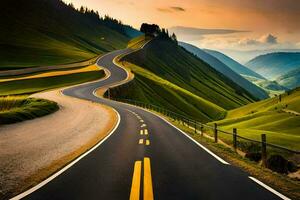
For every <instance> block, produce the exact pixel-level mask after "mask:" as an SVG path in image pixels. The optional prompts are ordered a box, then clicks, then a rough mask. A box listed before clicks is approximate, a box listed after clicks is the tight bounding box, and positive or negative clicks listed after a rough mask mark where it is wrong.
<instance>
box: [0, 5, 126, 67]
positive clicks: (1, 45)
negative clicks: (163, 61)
mask: <svg viewBox="0 0 300 200" xmlns="http://www.w3.org/2000/svg"><path fill="white" fill-rule="evenodd" d="M15 5H18V6H17V7H15ZM0 25H1V31H0V69H2V70H3V69H12V68H20V67H28V66H41V65H53V64H62V63H69V62H75V61H80V60H85V59H88V58H91V57H94V56H96V55H98V54H101V53H104V52H108V51H111V50H114V49H119V48H124V47H126V44H127V42H128V40H129V36H127V35H125V34H121V33H119V32H117V31H115V30H113V29H111V28H109V27H108V26H106V25H105V24H101V23H100V22H99V20H97V19H95V18H94V17H93V16H89V15H86V14H83V13H80V12H78V11H76V10H74V9H73V8H71V7H70V6H67V5H66V4H64V3H63V2H61V1H59V0H18V1H17V2H15V1H10V0H4V1H1V12H0ZM127 28H128V27H127Z"/></svg>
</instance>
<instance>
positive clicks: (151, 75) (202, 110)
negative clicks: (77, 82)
mask: <svg viewBox="0 0 300 200" xmlns="http://www.w3.org/2000/svg"><path fill="white" fill-rule="evenodd" d="M161 52H163V53H161ZM123 61H127V62H129V63H133V64H134V65H129V68H131V70H132V71H133V72H134V73H135V75H136V76H135V80H134V83H133V84H132V86H130V87H128V88H127V89H125V90H123V92H119V93H118V97H120V98H133V99H136V100H141V101H144V102H151V103H153V104H158V105H160V106H162V107H166V108H168V109H171V110H173V111H176V112H181V113H184V114H186V115H188V116H192V117H194V118H198V119H202V120H203V121H211V120H214V119H220V118H222V117H224V114H225V112H226V110H227V109H232V108H237V107H239V106H242V105H245V104H248V103H250V102H253V101H254V97H252V96H251V95H250V94H249V93H248V92H246V91H245V90H244V89H243V88H241V87H240V86H238V85H236V84H235V83H234V82H232V81H231V80H230V79H228V78H227V77H225V76H224V75H222V74H221V73H219V72H217V71H216V70H215V69H213V68H212V67H210V66H209V65H208V64H206V63H205V62H203V61H201V60H200V59H199V58H197V57H196V56H194V55H192V54H191V53H189V52H188V51H186V50H185V49H183V48H182V47H180V46H178V45H177V44H176V42H174V41H172V40H171V39H169V38H164V37H160V36H159V37H158V38H155V39H153V40H152V41H151V42H150V43H148V45H146V46H145V47H144V48H143V49H142V50H140V51H137V52H135V53H133V54H130V55H127V56H126V57H124V58H123Z"/></svg>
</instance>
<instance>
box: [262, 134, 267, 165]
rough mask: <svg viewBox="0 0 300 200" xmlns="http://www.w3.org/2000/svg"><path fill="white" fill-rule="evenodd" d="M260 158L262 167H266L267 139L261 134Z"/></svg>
mask: <svg viewBox="0 0 300 200" xmlns="http://www.w3.org/2000/svg"><path fill="white" fill-rule="evenodd" d="M261 158H262V165H263V166H264V167H266V166H267V138H266V134H261Z"/></svg>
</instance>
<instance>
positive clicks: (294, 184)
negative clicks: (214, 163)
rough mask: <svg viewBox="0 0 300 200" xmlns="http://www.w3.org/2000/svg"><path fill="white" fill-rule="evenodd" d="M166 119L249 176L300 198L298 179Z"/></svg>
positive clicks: (288, 194)
mask: <svg viewBox="0 0 300 200" xmlns="http://www.w3.org/2000/svg"><path fill="white" fill-rule="evenodd" d="M164 117H165V116H164ZM165 118H166V117H165ZM166 119H167V120H168V121H169V122H171V123H172V124H173V125H175V126H176V127H178V128H180V129H181V130H183V131H184V132H186V133H188V134H189V135H190V136H191V137H192V138H194V139H195V140H196V141H198V142H199V143H201V144H202V145H204V146H205V147H206V148H208V149H210V150H211V151H212V152H214V153H215V154H217V155H218V156H220V157H221V158H223V159H224V160H226V161H227V162H229V163H230V164H232V165H234V166H236V167H238V168H240V169H242V170H243V171H245V172H247V173H248V174H249V176H253V177H255V178H257V179H259V180H260V181H262V182H264V183H265V184H267V185H268V186H270V187H272V188H274V189H275V190H277V191H279V192H281V193H282V194H284V195H286V196H288V197H290V198H292V199H300V181H299V179H294V178H290V177H288V176H286V175H282V174H279V173H276V172H273V171H271V170H269V169H267V168H264V167H262V166H261V165H260V164H258V163H256V162H253V161H250V160H248V159H246V158H244V157H243V156H241V155H239V154H238V153H236V152H234V151H233V150H232V148H230V147H227V146H224V145H222V144H219V143H214V142H213V140H211V139H208V138H206V137H201V135H200V134H199V133H195V132H194V131H193V130H191V129H190V128H188V127H186V126H183V125H181V124H178V123H176V122H174V121H172V120H171V119H169V118H166Z"/></svg>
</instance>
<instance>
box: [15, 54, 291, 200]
mask: <svg viewBox="0 0 300 200" xmlns="http://www.w3.org/2000/svg"><path fill="white" fill-rule="evenodd" d="M130 51H131V50H129V49H125V50H118V51H114V52H112V53H109V54H107V55H105V56H103V57H102V58H100V59H99V60H98V65H100V66H103V67H105V68H107V70H109V71H110V73H111V76H109V77H108V78H107V79H105V80H102V81H99V82H93V83H88V84H85V85H80V86H75V87H72V88H69V89H67V90H64V91H63V93H64V94H65V95H69V96H73V97H77V98H81V99H86V100H90V101H94V102H99V103H103V104H106V105H109V106H111V107H113V108H114V109H115V110H116V111H117V112H118V113H119V117H120V118H119V124H118V126H117V127H116V129H115V130H113V131H112V132H111V134H109V135H108V137H107V138H105V139H104V140H103V141H101V142H100V143H99V144H98V145H97V146H96V147H94V148H93V149H91V150H90V151H89V152H87V153H86V154H84V155H83V156H81V157H80V158H78V159H77V160H75V161H74V162H73V163H70V165H69V166H67V167H65V168H64V169H62V170H61V171H59V172H57V173H56V174H54V175H53V176H51V177H49V178H48V179H47V180H45V181H44V182H42V183H40V184H39V185H37V186H35V187H34V188H32V189H30V190H28V191H26V192H25V193H23V194H20V195H19V196H17V197H15V199H20V198H24V199H41V200H47V199H49V200H57V199H98V200H99V199H103V200H115V199H116V200H121V199H130V200H134V199H144V200H151V199H172V200H174V199H182V200H190V199H204V200H210V199H230V200H235V199H243V200H247V199H249V200H253V199H257V200H260V199H262V200H269V199H270V200H276V199H288V198H286V197H285V196H283V195H281V194H280V193H277V192H276V191H275V190H273V189H272V188H268V187H267V186H266V185H264V184H263V183H261V182H259V181H258V180H257V179H254V178H252V177H249V175H248V174H247V173H245V172H243V171H241V170H240V169H238V168H236V167H234V166H232V165H230V164H229V163H227V162H226V161H224V160H222V159H221V158H219V157H218V156H216V155H215V154H213V153H212V152H210V151H209V150H208V149H206V148H205V147H203V146H201V145H200V144H198V143H197V142H196V141H194V140H193V139H191V138H189V137H188V136H187V135H186V134H184V133H183V132H182V131H180V130H178V129H177V128H175V127H174V126H172V125H171V124H169V123H168V122H166V121H165V120H163V119H162V118H160V117H159V116H156V115H155V114H153V113H150V112H148V111H146V110H143V109H140V108H137V107H134V106H130V105H127V104H123V103H118V102H115V101H110V100H108V99H103V98H98V97H96V96H95V95H94V91H95V89H97V88H100V87H105V86H106V87H107V86H108V85H113V84H116V83H118V82H120V81H123V80H125V79H126V78H127V73H126V71H125V70H124V69H122V68H120V67H118V66H117V65H115V64H114V63H113V59H114V58H115V57H116V56H118V55H122V54H125V53H130ZM66 124H67V122H66Z"/></svg>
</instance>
